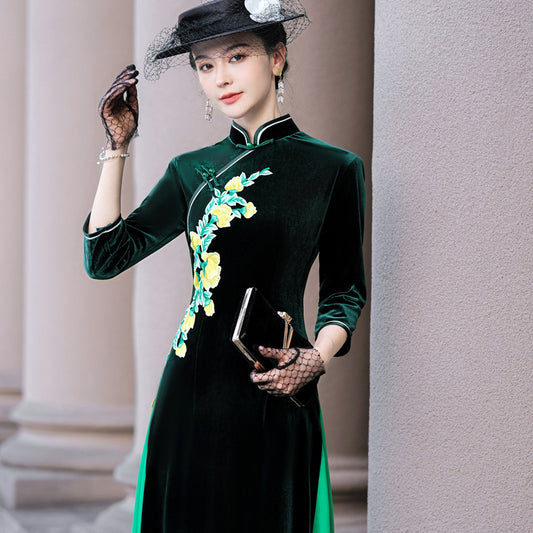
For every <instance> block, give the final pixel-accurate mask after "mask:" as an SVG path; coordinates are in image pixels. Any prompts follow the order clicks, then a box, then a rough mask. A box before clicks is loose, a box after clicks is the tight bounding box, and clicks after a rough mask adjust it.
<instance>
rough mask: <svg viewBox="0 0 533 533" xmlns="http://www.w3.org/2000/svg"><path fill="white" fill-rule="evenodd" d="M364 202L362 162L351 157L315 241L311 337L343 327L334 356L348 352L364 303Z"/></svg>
mask: <svg viewBox="0 0 533 533" xmlns="http://www.w3.org/2000/svg"><path fill="white" fill-rule="evenodd" d="M365 201H366V194H365V183H364V170H363V162H362V160H361V159H360V158H359V157H357V156H355V155H354V156H353V159H352V160H351V161H350V162H349V163H348V164H347V165H346V166H345V167H344V168H343V169H342V170H340V171H339V173H338V175H337V179H336V181H335V184H334V186H333V189H332V192H331V196H330V201H329V207H328V210H327V214H326V217H325V220H324V223H323V225H322V229H321V233H320V241H319V265H320V269H319V271H320V291H319V306H318V318H317V321H316V325H315V336H316V335H318V332H319V331H320V330H321V329H322V328H323V327H324V326H327V325H329V324H336V325H338V326H341V327H343V328H344V329H345V330H346V333H347V334H348V338H347V340H346V342H345V344H344V345H343V346H342V348H341V349H340V350H339V351H338V352H337V354H336V355H337V356H340V355H344V354H345V353H347V352H348V350H349V349H350V344H351V335H352V332H353V330H354V329H355V325H356V323H357V319H358V318H359V315H360V314H361V310H362V308H363V306H364V304H365V301H366V284H365V271H364V263H363V229H364V214H365Z"/></svg>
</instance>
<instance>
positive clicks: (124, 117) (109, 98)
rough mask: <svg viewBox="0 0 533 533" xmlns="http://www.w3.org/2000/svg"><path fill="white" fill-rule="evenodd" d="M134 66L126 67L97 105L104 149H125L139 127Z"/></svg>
mask: <svg viewBox="0 0 533 533" xmlns="http://www.w3.org/2000/svg"><path fill="white" fill-rule="evenodd" d="M138 75H139V72H138V71H137V70H136V69H135V65H129V66H127V67H126V68H125V69H124V70H123V71H122V72H121V73H120V74H119V75H118V76H117V77H116V79H115V81H114V82H113V84H112V85H111V87H110V88H109V89H108V91H107V92H106V93H105V94H104V96H103V97H102V99H101V100H100V104H99V105H98V112H99V113H100V117H101V118H102V123H103V124H104V128H105V132H106V137H107V142H106V146H105V147H106V149H108V150H119V149H121V148H126V147H127V146H128V143H129V142H130V140H131V138H132V137H133V136H134V135H135V132H136V131H137V126H138V125H139V102H138V101H137V87H136V85H137V82H138V81H139V80H138V79H137V76H138Z"/></svg>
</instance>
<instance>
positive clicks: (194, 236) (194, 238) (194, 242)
mask: <svg viewBox="0 0 533 533" xmlns="http://www.w3.org/2000/svg"><path fill="white" fill-rule="evenodd" d="M190 236H191V248H192V249H193V251H196V248H198V246H201V245H202V239H200V235H198V233H196V232H194V231H191V232H190Z"/></svg>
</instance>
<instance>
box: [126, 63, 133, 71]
mask: <svg viewBox="0 0 533 533" xmlns="http://www.w3.org/2000/svg"><path fill="white" fill-rule="evenodd" d="M126 70H135V65H134V64H133V63H132V64H131V65H128V66H127V67H126Z"/></svg>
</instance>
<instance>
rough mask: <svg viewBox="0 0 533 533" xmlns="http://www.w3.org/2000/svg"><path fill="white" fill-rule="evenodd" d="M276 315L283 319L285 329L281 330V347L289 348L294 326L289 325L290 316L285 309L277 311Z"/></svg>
mask: <svg viewBox="0 0 533 533" xmlns="http://www.w3.org/2000/svg"><path fill="white" fill-rule="evenodd" d="M278 315H279V316H280V317H281V318H283V320H284V321H285V331H284V332H283V348H289V347H290V345H291V340H292V332H293V331H294V328H293V327H292V326H291V321H292V317H291V316H290V315H289V314H288V313H286V312H285V311H278Z"/></svg>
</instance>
